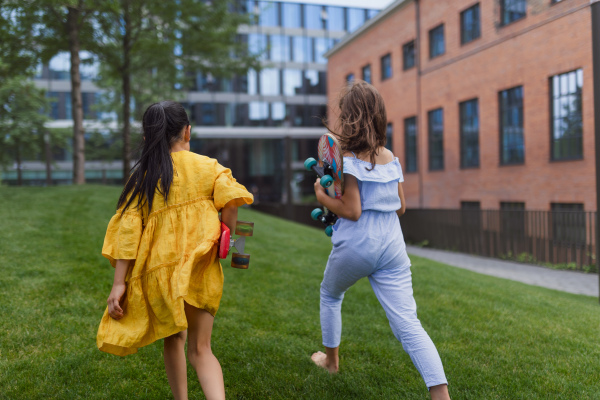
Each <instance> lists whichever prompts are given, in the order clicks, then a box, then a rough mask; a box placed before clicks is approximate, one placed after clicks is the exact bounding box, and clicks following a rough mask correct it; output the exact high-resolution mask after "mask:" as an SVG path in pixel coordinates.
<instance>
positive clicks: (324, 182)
mask: <svg viewBox="0 0 600 400" xmlns="http://www.w3.org/2000/svg"><path fill="white" fill-rule="evenodd" d="M332 184H333V177H331V176H330V175H325V176H323V177H322V178H321V186H323V187H324V188H328V187H329V186H331V185H332Z"/></svg>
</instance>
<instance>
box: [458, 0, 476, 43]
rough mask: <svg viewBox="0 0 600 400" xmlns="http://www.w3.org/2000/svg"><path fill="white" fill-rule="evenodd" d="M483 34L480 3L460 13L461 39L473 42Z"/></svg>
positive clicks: (464, 41)
mask: <svg viewBox="0 0 600 400" xmlns="http://www.w3.org/2000/svg"><path fill="white" fill-rule="evenodd" d="M480 36H481V25H480V14H479V3H477V4H475V5H474V6H472V7H470V8H467V9H466V10H465V11H463V12H461V13H460V41H461V43H462V44H465V43H469V42H472V41H473V40H475V39H477V38H479V37H480Z"/></svg>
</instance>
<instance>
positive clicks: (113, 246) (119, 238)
mask: <svg viewBox="0 0 600 400" xmlns="http://www.w3.org/2000/svg"><path fill="white" fill-rule="evenodd" d="M133 207H134V206H131V207H130V208H128V209H127V211H126V212H125V213H121V212H117V213H116V214H115V215H114V216H113V217H112V218H111V220H110V222H109V223H108V228H107V229H106V236H105V238H104V245H103V246H102V255H103V256H104V257H106V258H108V260H109V261H110V264H111V265H112V266H113V267H114V266H115V265H116V260H135V259H136V258H137V252H138V247H139V244H140V239H141V238H142V230H143V221H142V214H141V212H137V211H131V208H133Z"/></svg>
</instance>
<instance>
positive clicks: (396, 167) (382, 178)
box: [344, 157, 404, 183]
mask: <svg viewBox="0 0 600 400" xmlns="http://www.w3.org/2000/svg"><path fill="white" fill-rule="evenodd" d="M367 168H368V169H369V170H370V171H369V170H367ZM371 168H373V166H372V164H371V163H370V162H368V161H363V160H361V159H358V158H355V157H344V173H345V174H350V175H352V176H354V177H356V179H358V180H360V181H363V182H378V183H388V182H393V181H397V182H404V175H402V166H401V165H400V161H399V160H398V157H395V158H394V160H393V161H390V162H389V163H387V164H375V167H374V168H373V169H371Z"/></svg>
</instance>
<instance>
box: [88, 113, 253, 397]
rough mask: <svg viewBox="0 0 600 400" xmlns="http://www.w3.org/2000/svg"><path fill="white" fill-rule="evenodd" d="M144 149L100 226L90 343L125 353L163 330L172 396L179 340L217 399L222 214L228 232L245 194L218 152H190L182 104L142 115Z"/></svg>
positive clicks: (182, 389) (179, 386)
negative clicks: (100, 298)
mask: <svg viewBox="0 0 600 400" xmlns="http://www.w3.org/2000/svg"><path fill="white" fill-rule="evenodd" d="M142 127H143V135H144V142H143V147H142V154H141V157H140V159H139V161H138V162H137V163H136V165H135V166H134V170H133V173H132V175H131V178H130V179H129V181H128V182H127V184H126V185H125V188H124V189H123V192H122V193H121V196H120V198H119V201H118V204H117V212H116V214H115V215H114V216H113V217H112V219H111V220H110V222H109V224H108V229H107V231H106V237H105V239H104V246H103V247H102V255H103V256H104V257H106V258H108V260H109V261H110V263H111V264H112V266H113V267H115V276H114V282H113V287H112V290H111V292H110V296H109V297H108V300H107V303H108V307H107V309H106V311H105V312H104V316H103V317H102V321H101V322H100V327H99V329H98V336H97V345H98V348H99V349H100V350H102V351H105V352H107V353H112V354H116V355H119V356H125V355H128V354H132V353H135V352H137V349H138V348H140V347H142V346H146V345H148V344H150V343H152V342H154V341H156V340H158V339H162V338H164V339H165V340H164V361H165V369H166V371H167V378H168V380H169V385H170V386H171V390H172V392H173V396H174V397H175V399H187V374H186V358H185V351H184V344H185V340H186V336H187V340H188V351H187V355H188V358H189V361H190V363H191V364H192V366H193V367H194V369H195V370H196V373H197V375H198V379H199V381H200V384H201V386H202V390H203V391H204V394H205V396H206V398H207V399H224V398H225V388H224V385H223V374H222V372H221V366H220V364H219V361H218V360H217V359H216V357H215V356H214V355H213V354H212V351H211V347H210V338H211V333H212V326H213V320H214V316H215V314H216V313H217V310H218V309H219V302H220V300H221V295H222V293H223V270H222V268H221V264H220V263H219V259H218V257H217V247H218V245H217V243H218V241H219V237H220V233H221V229H220V226H221V222H220V220H219V212H220V213H221V219H222V220H223V222H224V223H225V224H226V225H227V226H228V227H229V228H230V229H231V230H232V231H233V230H234V229H235V224H236V220H237V208H238V207H239V206H241V205H243V204H251V203H252V201H253V197H252V194H250V193H249V192H248V191H247V190H246V188H245V187H244V186H242V185H240V184H239V183H237V182H236V180H235V179H234V178H233V177H232V176H231V171H230V170H229V169H227V168H224V167H223V166H221V165H219V164H218V163H217V161H216V160H214V159H211V158H208V157H204V156H200V155H197V154H194V153H191V152H190V151H189V150H190V129H191V126H190V122H189V119H188V116H187V114H186V112H185V110H184V108H183V107H182V106H181V105H180V104H178V103H175V102H171V101H162V102H160V103H155V104H153V105H151V106H150V107H148V109H147V110H146V112H145V113H144V116H143V119H142Z"/></svg>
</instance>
